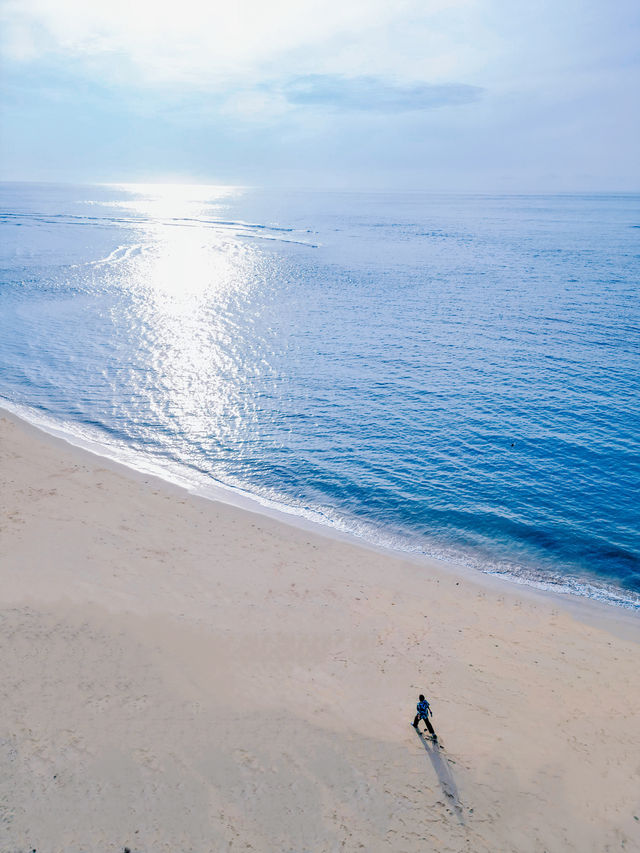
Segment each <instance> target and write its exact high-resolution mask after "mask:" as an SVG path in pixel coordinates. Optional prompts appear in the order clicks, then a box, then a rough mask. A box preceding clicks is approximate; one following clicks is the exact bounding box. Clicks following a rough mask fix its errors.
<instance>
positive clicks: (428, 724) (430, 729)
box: [422, 717, 435, 735]
mask: <svg viewBox="0 0 640 853" xmlns="http://www.w3.org/2000/svg"><path fill="white" fill-rule="evenodd" d="M422 719H423V720H424V721H425V723H426V724H427V728H428V729H429V734H430V735H435V731H434V730H433V726H432V725H431V723H430V722H429V718H428V717H423V718H422Z"/></svg>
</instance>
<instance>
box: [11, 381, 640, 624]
mask: <svg viewBox="0 0 640 853" xmlns="http://www.w3.org/2000/svg"><path fill="white" fill-rule="evenodd" d="M3 416H4V417H7V416H9V417H11V418H16V419H17V420H18V421H19V422H20V423H21V424H23V425H24V426H25V427H28V428H31V429H34V430H36V431H37V432H38V433H42V434H44V435H47V436H48V437H50V438H51V439H53V440H55V441H60V442H62V443H63V444H64V445H66V446H70V447H73V448H76V449H78V450H80V451H82V452H86V453H89V454H91V455H93V456H95V457H97V458H99V459H102V460H104V461H105V462H107V463H108V464H110V465H115V466H119V467H122V468H123V469H125V470H126V471H130V472H132V473H133V474H135V475H139V476H142V477H153V478H155V479H157V480H159V481H160V482H161V483H163V484H166V485H168V486H171V487H175V488H178V489H181V490H184V491H186V492H187V493H188V494H189V495H192V496H194V497H199V498H202V499H203V500H207V501H212V502H214V503H215V502H220V503H223V504H227V505H229V506H233V507H236V508H238V509H241V510H245V511H247V512H252V513H256V514H258V515H264V516H266V517H267V518H272V519H274V520H276V521H279V522H281V523H282V524H285V525H291V526H293V527H299V528H301V529H302V530H307V531H311V532H315V533H317V534H318V535H320V536H327V537H329V538H335V539H337V540H338V541H343V542H349V543H351V544H353V545H356V546H362V547H364V548H370V549H372V550H374V551H375V552H377V553H381V554H388V555H390V556H395V557H398V558H401V559H408V560H411V561H415V562H417V563H418V564H423V563H424V564H426V565H427V566H429V565H432V564H435V565H438V566H440V567H441V568H442V569H444V570H445V571H453V572H461V573H465V574H466V573H467V572H471V573H472V575H474V576H475V575H482V576H484V577H486V578H496V579H498V580H499V581H501V582H506V583H507V584H510V585H511V584H514V585H516V586H519V587H524V588H526V589H527V590H530V591H536V592H539V593H541V594H543V595H551V596H556V597H558V598H560V599H568V600H575V601H577V602H585V603H587V602H588V603H592V604H596V605H598V606H603V607H605V608H614V609H616V610H625V611H627V612H629V613H631V614H632V618H633V616H634V615H635V616H640V596H639V595H637V594H635V593H633V592H632V591H631V590H626V589H624V588H623V587H617V586H615V585H614V584H609V583H607V582H606V581H604V580H601V579H599V578H595V577H593V578H588V577H587V576H585V577H584V578H579V577H577V576H574V575H571V576H567V577H566V578H562V576H555V577H554V579H553V580H551V579H550V578H549V577H545V574H546V573H545V572H543V571H540V570H537V571H538V572H539V576H538V577H535V576H530V575H528V574H522V575H521V574H518V573H517V571H516V572H512V571H510V570H508V569H507V570H505V571H500V570H497V569H495V570H494V569H491V568H486V569H484V568H482V567H481V565H480V564H479V563H478V562H476V561H474V560H472V561H471V562H467V563H465V562H463V561H462V560H461V559H457V558H456V555H455V553H454V552H452V554H451V555H449V554H447V555H446V556H436V555H432V554H429V553H427V552H426V551H424V550H423V551H420V550H417V549H416V550H410V549H405V548H402V547H400V546H396V545H389V544H385V543H383V542H376V541H372V540H371V539H368V538H367V537H366V536H364V535H359V534H358V533H356V532H355V531H351V530H344V529H340V528H339V527H337V526H335V525H334V524H332V523H326V522H324V521H322V520H320V519H319V518H313V517H312V516H309V515H305V514H303V513H302V512H299V511H297V510H296V509H295V508H294V507H290V506H287V505H286V504H276V503H275V502H273V501H269V500H267V499H263V498H261V497H260V496H259V495H256V494H253V493H250V492H248V491H242V490H241V489H238V488H234V487H232V486H227V485H225V484H224V483H221V482H218V481H215V480H213V479H212V478H210V477H203V482H202V484H200V485H198V484H196V483H194V482H192V481H190V480H188V478H187V477H185V476H181V475H180V474H179V473H177V472H176V471H173V470H171V469H170V467H164V466H162V465H160V464H154V463H153V461H152V460H150V459H148V458H146V457H144V456H143V455H142V454H140V453H138V452H136V451H131V450H126V448H121V451H122V454H121V455H120V456H119V455H118V448H117V447H115V446H114V447H109V446H108V445H107V444H102V443H100V442H99V441H98V440H94V439H91V438H85V437H82V436H81V435H78V434H74V433H73V432H71V431H67V430H65V429H64V428H63V427H60V426H57V425H56V424H55V421H54V419H52V418H50V417H49V416H47V415H44V416H41V415H40V413H39V412H38V411H37V410H35V409H31V408H30V407H29V406H26V405H22V404H14V403H12V402H11V401H10V400H8V399H6V398H4V397H0V417H3ZM142 463H144V465H145V466H146V470H145V468H144V467H141V465H142ZM311 512H313V511H311ZM516 568H517V567H516ZM555 578H558V580H557V581H556V579H555ZM572 582H574V583H575V584H576V585H577V586H572ZM579 586H586V587H589V588H591V589H593V590H595V591H596V594H595V595H594V594H590V593H589V592H583V591H580V589H579ZM568 606H572V605H571V604H569V605H568ZM578 606H580V605H579V604H578ZM596 611H597V608H596Z"/></svg>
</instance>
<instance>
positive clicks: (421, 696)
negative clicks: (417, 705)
mask: <svg viewBox="0 0 640 853" xmlns="http://www.w3.org/2000/svg"><path fill="white" fill-rule="evenodd" d="M420 701H421V702H424V696H423V695H422V693H421V694H420Z"/></svg>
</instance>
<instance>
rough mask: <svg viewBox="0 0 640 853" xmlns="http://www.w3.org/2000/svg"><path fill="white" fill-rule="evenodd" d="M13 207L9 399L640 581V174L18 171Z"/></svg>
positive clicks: (170, 466)
mask: <svg viewBox="0 0 640 853" xmlns="http://www.w3.org/2000/svg"><path fill="white" fill-rule="evenodd" d="M0 231H1V235H2V241H1V250H0V252H1V254H0V267H1V279H0V281H1V284H0V396H1V397H2V398H4V400H5V401H7V402H8V403H9V404H11V405H13V406H14V407H15V406H17V407H18V408H20V407H28V409H25V410H23V409H20V410H21V411H26V413H27V414H28V415H29V414H31V415H35V414H36V413H37V414H38V416H39V417H41V418H42V417H44V418H45V420H46V421H48V422H49V423H51V424H57V425H58V426H60V427H61V428H62V429H63V430H65V431H67V432H69V433H71V434H74V435H77V436H84V437H86V438H91V439H92V440H93V441H97V442H99V443H102V444H104V445H107V446H110V447H111V448H113V449H114V451H115V452H117V453H118V454H120V455H122V454H124V453H125V452H127V453H128V454H129V456H128V458H129V459H130V460H131V458H134V461H135V460H136V459H137V460H138V462H139V463H140V464H142V462H143V461H144V460H153V462H154V464H155V465H156V466H158V465H159V466H160V467H161V468H163V469H166V470H167V472H169V471H172V472H174V473H175V472H178V471H179V472H181V474H182V476H183V477H184V478H186V479H187V480H188V481H190V482H192V483H193V484H194V485H196V484H197V485H198V486H199V487H201V488H202V487H203V486H204V487H206V484H207V483H209V482H214V481H216V482H219V483H223V484H226V485H228V486H231V487H233V488H235V489H241V490H245V491H247V492H249V493H250V494H252V495H255V496H256V497H257V498H258V499H260V500H262V501H263V502H273V503H275V504H276V505H278V506H282V507H284V508H287V509H288V510H290V511H293V512H295V513H297V514H299V515H306V516H308V517H311V518H315V519H318V520H321V521H323V522H325V523H327V524H330V525H333V526H335V527H338V528H340V529H342V530H348V531H352V532H354V533H356V534H357V535H360V536H363V537H364V538H366V539H369V540H371V541H375V542H379V543H384V544H390V545H393V546H395V547H400V548H405V549H408V550H413V551H423V552H425V553H427V554H431V555H435V556H441V557H445V558H449V559H455V560H464V561H465V562H467V563H470V564H472V565H475V566H477V567H478V568H483V569H486V570H494V571H505V572H510V573H512V574H514V575H516V576H517V577H518V578H520V579H524V580H527V581H530V582H535V581H540V582H544V583H551V584H554V585H555V586H556V587H559V586H560V585H561V584H565V585H566V587H567V588H569V589H573V590H574V591H578V592H583V593H587V594H590V595H595V596H599V597H602V598H605V599H609V600H616V597H620V599H621V600H624V601H625V602H626V603H627V604H633V603H634V602H635V606H638V603H639V602H640V598H638V597H637V594H638V593H640V501H639V495H638V482H639V474H640V415H639V406H638V403H639V394H638V389H639V376H640V337H639V328H640V305H639V303H638V280H639V272H640V263H639V261H640V197H638V196H632V195H610V196H607V195H591V196H587V195H582V196H578V195H558V196H467V197H465V196H437V195H427V194H417V193H415V194H412V193H404V194H391V193H389V194H383V193H360V194H358V193H333V192H331V193H330V192H326V193H321V192H303V191H297V192H284V191H282V192H276V191H259V190H242V189H234V188H227V189H224V188H215V187H214V188H212V187H209V188H194V187H191V188H176V187H174V188H141V187H137V188H135V187H113V186H112V187H104V186H103V187H89V186H79V187H70V186H52V185H34V184H22V185H19V184H5V185H3V186H2V187H1V194H0ZM0 402H2V401H1V400H0ZM131 453H134V454H135V455H134V456H133V457H132V456H131V455H130V454H131Z"/></svg>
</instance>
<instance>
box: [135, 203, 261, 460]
mask: <svg viewBox="0 0 640 853" xmlns="http://www.w3.org/2000/svg"><path fill="white" fill-rule="evenodd" d="M128 189H129V191H132V190H133V188H132V187H128ZM147 189H151V188H145V191H146V190H147ZM152 189H153V192H151V191H150V192H148V193H147V194H146V195H144V196H142V197H141V198H139V199H132V201H131V207H132V209H134V210H136V211H137V212H139V213H140V214H141V221H139V222H136V231H137V236H136V239H137V240H139V242H140V245H141V246H142V247H143V249H144V251H141V252H140V253H139V254H137V255H136V256H135V257H133V258H131V259H130V260H129V261H128V263H127V265H126V271H125V274H124V276H123V277H122V278H121V284H122V285H124V286H125V287H126V289H127V291H128V294H127V295H128V297H129V298H130V302H129V304H130V309H129V310H130V318H129V320H130V327H133V329H134V330H135V331H134V334H135V335H136V337H137V347H138V353H137V361H138V364H139V365H142V366H143V368H146V369H143V370H142V371H139V375H141V376H143V377H144V379H143V380H139V381H143V382H145V383H146V384H145V386H144V387H141V388H140V389H139V393H140V395H141V398H145V397H146V398H147V404H148V405H149V406H150V407H151V410H152V413H153V416H154V418H155V419H156V421H157V423H158V425H159V426H160V427H162V425H163V424H165V425H167V427H168V426H169V423H168V422H169V421H170V422H171V426H172V429H171V430H169V429H168V430H167V432H175V427H176V426H177V427H178V428H179V432H180V433H182V434H183V435H185V436H189V438H190V439H191V440H193V441H196V442H198V443H202V442H204V441H206V442H207V443H210V442H213V443H214V445H215V443H216V442H219V443H224V442H225V436H226V435H228V436H229V437H230V431H231V430H233V429H235V425H236V424H237V423H238V422H239V421H240V420H242V422H243V423H244V424H245V427H246V426H248V424H247V423H246V421H247V418H249V419H250V418H251V408H252V406H251V402H250V399H249V398H248V395H247V394H246V393H245V382H246V380H247V378H248V374H254V375H255V371H256V370H262V371H264V370H265V369H266V370H268V362H265V359H264V357H262V355H261V354H260V353H259V352H258V350H259V348H260V341H259V339H255V340H254V339H252V340H248V338H249V337H250V336H248V335H246V334H244V331H245V330H246V329H247V327H248V325H250V324H251V313H252V310H254V308H253V306H252V295H253V292H254V291H255V290H256V288H257V287H258V286H259V285H260V284H261V283H263V282H264V280H265V275H264V269H263V267H264V264H265V258H264V255H263V253H262V252H261V250H260V249H259V248H256V246H255V245H247V244H246V242H243V241H242V240H241V239H239V238H238V237H236V236H235V235H234V234H233V233H231V232H229V230H224V229H219V230H218V229H216V228H212V227H211V220H210V219H208V220H207V222H206V223H205V222H202V224H201V226H198V222H199V221H200V220H201V219H202V217H203V216H205V215H208V216H210V215H211V214H210V212H211V207H212V204H217V203H219V202H220V199H221V198H228V197H229V195H230V194H231V189H232V188H222V191H221V188H205V187H199V188H192V187H186V188H185V187H170V188H169V189H165V188H164V187H163V188H159V187H153V188H152ZM160 189H162V192H160ZM194 190H197V192H194ZM212 190H215V193H214V194H213V198H212ZM167 217H169V218H170V219H171V223H170V224H168V223H167V222H166V221H165V220H166V219H167ZM181 217H184V218H185V219H188V220H189V225H188V227H175V221H176V219H177V218H181ZM196 456H197V453H195V452H194V459H195V458H196Z"/></svg>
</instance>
